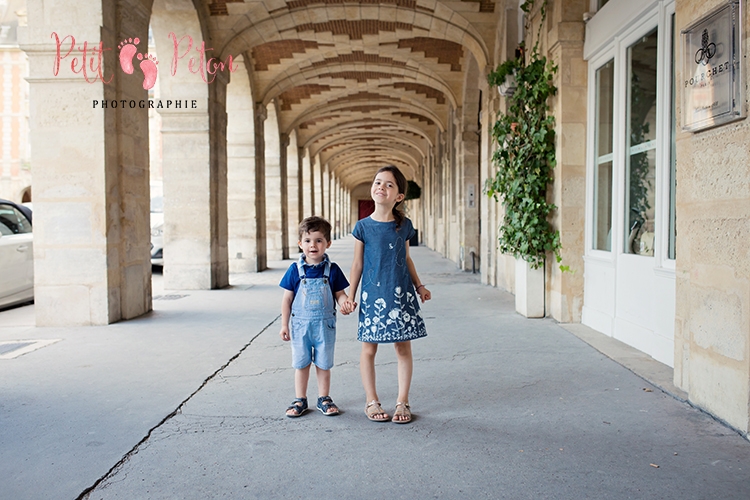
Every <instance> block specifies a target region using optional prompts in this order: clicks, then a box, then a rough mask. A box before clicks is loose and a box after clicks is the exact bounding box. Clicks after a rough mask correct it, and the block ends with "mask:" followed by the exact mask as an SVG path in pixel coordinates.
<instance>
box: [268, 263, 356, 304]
mask: <svg viewBox="0 0 750 500" xmlns="http://www.w3.org/2000/svg"><path fill="white" fill-rule="evenodd" d="M304 267H305V276H306V277H307V278H310V279H312V278H322V277H323V271H324V270H325V260H324V261H323V262H321V263H320V264H317V265H315V266H309V265H307V264H305V266H304ZM299 283H300V279H299V271H297V263H296V262H295V263H294V264H292V265H291V266H289V269H287V270H286V274H284V277H283V278H281V283H279V286H280V287H281V288H284V289H285V290H291V291H292V292H294V295H297V290H298V289H299ZM328 284H329V285H331V292H333V297H334V299H335V298H336V292H340V291H341V290H346V288H347V287H348V286H349V281H347V279H346V276H344V272H343V271H342V270H341V268H340V267H339V266H338V264H336V263H335V262H331V275H330V276H329V280H328Z"/></svg>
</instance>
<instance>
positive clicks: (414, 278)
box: [405, 241, 432, 303]
mask: <svg viewBox="0 0 750 500" xmlns="http://www.w3.org/2000/svg"><path fill="white" fill-rule="evenodd" d="M405 243H406V267H407V268H409V276H411V282H412V283H414V288H415V289H416V291H417V294H418V295H419V298H420V299H421V300H422V303H424V302H425V301H426V300H430V299H431V298H432V294H431V293H430V291H429V290H428V289H427V288H425V286H424V285H423V284H422V281H421V280H420V279H419V275H418V274H417V268H416V267H415V266H414V261H412V260H411V256H410V255H409V242H408V241H407V242H405Z"/></svg>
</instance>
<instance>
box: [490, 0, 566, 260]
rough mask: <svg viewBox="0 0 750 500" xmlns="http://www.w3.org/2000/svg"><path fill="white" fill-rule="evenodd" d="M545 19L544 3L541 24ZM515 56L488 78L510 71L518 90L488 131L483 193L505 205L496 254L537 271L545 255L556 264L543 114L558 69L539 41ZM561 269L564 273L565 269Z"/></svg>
mask: <svg viewBox="0 0 750 500" xmlns="http://www.w3.org/2000/svg"><path fill="white" fill-rule="evenodd" d="M532 7H533V0H528V1H527V2H525V3H524V4H523V5H522V6H521V8H522V9H523V10H524V12H527V13H529V12H530V11H531V8H532ZM544 15H545V10H544V5H543V6H542V24H543V22H544ZM517 55H518V57H517V58H516V59H513V60H509V61H505V62H504V63H502V64H500V66H498V67H497V69H496V70H495V71H493V72H492V73H490V75H489V76H488V81H489V83H490V84H491V85H495V86H498V85H500V84H501V83H503V81H505V77H506V76H507V75H508V74H510V73H511V72H512V73H513V74H514V75H515V78H516V85H517V87H516V90H515V92H514V93H513V95H512V96H509V97H508V109H507V112H505V113H499V114H498V118H497V121H496V122H495V124H494V127H493V130H492V136H493V138H494V140H495V141H497V149H496V151H495V153H494V154H493V156H492V161H493V164H494V166H495V167H496V171H495V174H494V176H492V177H490V178H489V179H487V181H486V183H485V192H486V193H487V195H488V196H492V197H494V198H495V200H497V201H502V203H503V205H504V207H505V216H504V218H503V223H502V225H501V226H500V234H499V237H498V239H499V249H500V251H501V252H503V253H507V254H511V255H513V256H515V257H516V258H522V259H524V260H526V261H527V262H528V263H529V264H530V265H531V267H532V268H539V267H541V266H542V265H544V260H545V258H546V256H547V254H549V253H552V254H554V255H555V258H556V260H557V262H558V263H559V262H560V261H561V257H560V249H561V244H560V232H559V231H556V230H555V229H553V228H552V226H551V224H550V223H549V221H548V216H549V214H550V213H551V212H552V211H553V210H556V209H557V207H556V206H555V205H554V204H551V203H548V202H547V186H548V185H549V184H550V183H551V182H552V172H553V170H554V168H555V165H556V159H555V129H554V125H555V122H554V117H553V116H550V115H548V111H549V109H550V108H549V105H548V104H547V101H548V99H549V98H550V97H551V96H553V95H555V93H556V92H557V88H556V87H555V85H554V84H553V81H552V80H553V77H554V75H555V73H556V72H557V66H555V65H554V64H552V63H551V62H549V61H548V60H547V58H546V57H544V56H543V55H541V54H540V53H539V37H537V42H536V44H535V45H534V47H533V50H532V51H531V53H530V54H529V57H528V61H526V60H525V59H526V58H525V57H524V51H523V50H521V51H518V52H517ZM560 269H561V270H563V271H567V270H569V269H568V268H567V266H560Z"/></svg>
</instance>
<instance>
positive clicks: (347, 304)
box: [339, 298, 357, 316]
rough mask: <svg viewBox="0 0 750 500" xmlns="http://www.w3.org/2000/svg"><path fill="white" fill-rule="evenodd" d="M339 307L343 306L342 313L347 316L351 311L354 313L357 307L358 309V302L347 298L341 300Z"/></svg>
mask: <svg viewBox="0 0 750 500" xmlns="http://www.w3.org/2000/svg"><path fill="white" fill-rule="evenodd" d="M339 307H340V308H341V314H343V315H345V316H346V315H347V314H349V313H353V312H354V311H355V309H357V303H356V302H354V301H353V300H349V299H348V298H346V299H345V300H342V301H341V302H339Z"/></svg>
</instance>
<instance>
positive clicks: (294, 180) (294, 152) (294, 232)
mask: <svg viewBox="0 0 750 500" xmlns="http://www.w3.org/2000/svg"><path fill="white" fill-rule="evenodd" d="M282 144H283V143H282ZM282 151H284V152H285V155H286V193H287V201H286V204H285V205H284V206H285V207H286V210H285V212H286V245H285V246H286V255H287V258H293V257H294V256H295V255H296V254H297V241H298V240H299V232H298V227H299V223H300V221H301V220H302V217H300V174H301V171H300V165H299V154H298V148H297V134H296V133H295V132H294V131H292V133H291V134H290V135H289V136H287V145H286V147H283V148H282Z"/></svg>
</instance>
